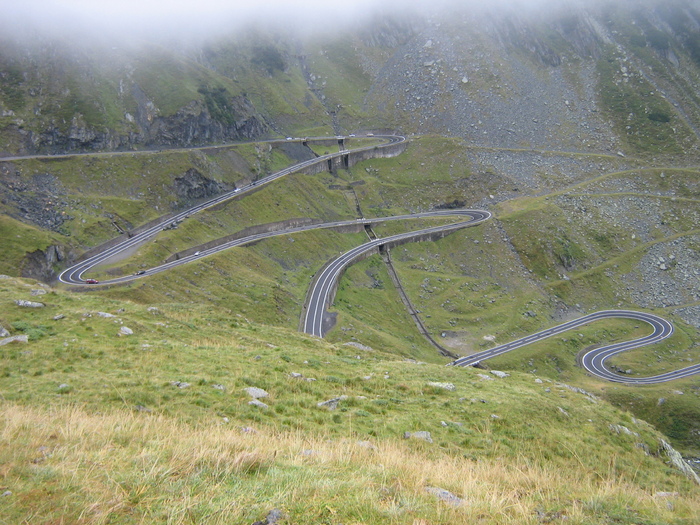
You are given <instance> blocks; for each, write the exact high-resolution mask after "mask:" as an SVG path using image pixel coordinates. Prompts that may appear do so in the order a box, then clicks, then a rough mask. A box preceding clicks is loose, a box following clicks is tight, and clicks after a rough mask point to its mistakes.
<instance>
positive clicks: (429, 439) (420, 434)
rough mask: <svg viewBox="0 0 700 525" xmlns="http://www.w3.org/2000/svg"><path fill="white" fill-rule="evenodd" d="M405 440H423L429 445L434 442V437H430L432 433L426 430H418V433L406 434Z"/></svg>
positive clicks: (404, 435)
mask: <svg viewBox="0 0 700 525" xmlns="http://www.w3.org/2000/svg"><path fill="white" fill-rule="evenodd" d="M403 438H404V439H410V438H413V439H422V440H423V441H427V442H428V443H432V442H433V437H432V436H431V435H430V432H428V431H426V430H418V431H417V432H404V434H403Z"/></svg>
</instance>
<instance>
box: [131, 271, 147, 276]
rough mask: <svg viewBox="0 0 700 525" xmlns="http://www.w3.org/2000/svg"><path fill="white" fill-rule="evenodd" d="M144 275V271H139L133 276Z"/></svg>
mask: <svg viewBox="0 0 700 525" xmlns="http://www.w3.org/2000/svg"><path fill="white" fill-rule="evenodd" d="M144 273H146V270H139V271H138V272H136V273H135V274H134V275H143V274H144Z"/></svg>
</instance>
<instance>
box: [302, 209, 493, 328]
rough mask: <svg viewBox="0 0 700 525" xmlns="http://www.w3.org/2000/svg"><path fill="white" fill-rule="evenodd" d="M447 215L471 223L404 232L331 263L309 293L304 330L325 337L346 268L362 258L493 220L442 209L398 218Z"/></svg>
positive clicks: (480, 214) (473, 212) (469, 212)
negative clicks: (369, 254) (389, 246)
mask: <svg viewBox="0 0 700 525" xmlns="http://www.w3.org/2000/svg"><path fill="white" fill-rule="evenodd" d="M446 215H458V216H466V217H469V220H467V221H459V222H456V223H453V224H447V225H443V226H434V227H432V228H425V229H422V230H416V231H412V232H407V233H400V234H398V235H392V236H390V237H385V238H382V239H375V240H373V241H370V242H367V243H365V244H362V245H360V246H357V247H356V248H353V249H352V250H349V251H347V252H346V253H344V254H342V255H341V256H340V257H338V258H336V259H334V260H333V261H331V262H330V264H328V265H326V266H325V268H323V270H322V271H321V272H320V274H318V276H317V277H316V279H315V280H314V282H313V284H312V285H311V288H310V290H309V293H308V294H307V301H306V303H307V306H306V312H305V313H304V328H303V331H304V332H306V333H307V334H310V335H315V336H318V337H323V336H324V334H325V332H326V331H327V328H326V327H327V323H326V321H327V312H326V309H327V308H328V306H330V303H331V302H332V300H333V295H334V293H335V288H336V285H337V282H338V280H339V279H340V276H341V275H342V273H343V271H345V268H347V267H348V266H350V265H351V264H352V263H353V262H355V261H356V260H358V259H360V258H361V257H362V256H364V255H365V254H367V253H368V252H371V251H373V250H377V249H379V247H381V246H384V245H396V244H402V243H406V242H412V241H414V240H416V239H419V238H421V237H425V236H429V235H431V234H433V233H441V234H442V233H445V234H446V233H451V232H453V231H456V230H458V229H461V228H466V227H469V226H476V225H477V224H481V223H482V222H484V221H487V220H488V219H490V218H491V214H490V213H489V212H487V211H483V210H438V211H432V212H426V213H418V214H415V215H406V216H399V217H396V218H397V219H407V218H418V217H439V216H446Z"/></svg>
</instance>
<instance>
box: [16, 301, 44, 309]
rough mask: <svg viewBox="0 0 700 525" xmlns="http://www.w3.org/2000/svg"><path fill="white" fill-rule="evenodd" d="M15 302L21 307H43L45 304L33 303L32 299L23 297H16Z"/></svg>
mask: <svg viewBox="0 0 700 525" xmlns="http://www.w3.org/2000/svg"><path fill="white" fill-rule="evenodd" d="M15 304H16V305H17V306H21V307H22V308H43V307H44V306H46V305H45V304H44V303H35V302H32V301H25V300H24V299H17V300H16V301H15Z"/></svg>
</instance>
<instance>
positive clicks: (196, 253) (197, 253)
mask: <svg viewBox="0 0 700 525" xmlns="http://www.w3.org/2000/svg"><path fill="white" fill-rule="evenodd" d="M201 253H202V252H194V254H195V256H197V255H199V254H201Z"/></svg>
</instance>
